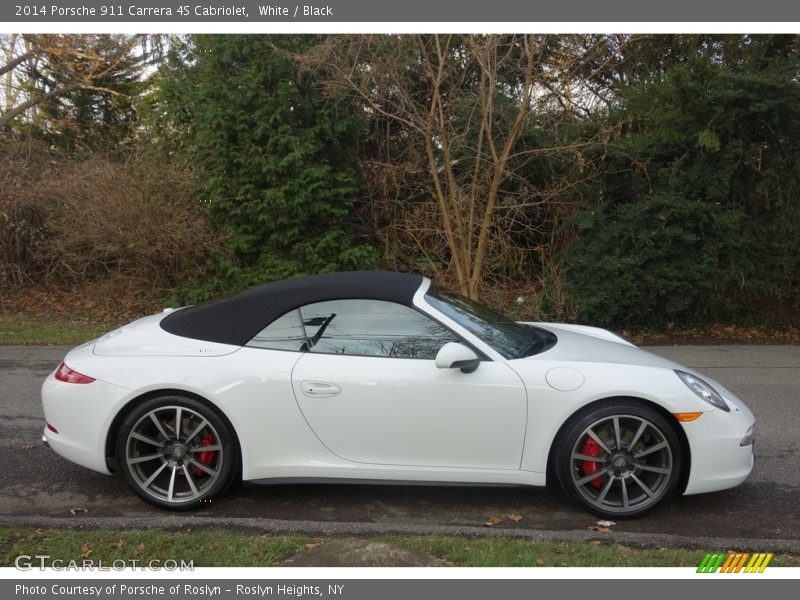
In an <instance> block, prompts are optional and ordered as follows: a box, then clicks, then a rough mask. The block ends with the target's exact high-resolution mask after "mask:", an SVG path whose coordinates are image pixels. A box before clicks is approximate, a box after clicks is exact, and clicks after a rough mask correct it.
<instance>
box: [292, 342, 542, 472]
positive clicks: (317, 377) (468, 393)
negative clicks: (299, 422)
mask: <svg viewBox="0 0 800 600" xmlns="http://www.w3.org/2000/svg"><path fill="white" fill-rule="evenodd" d="M292 382H293V387H294V395H295V398H296V399H297V402H298V404H299V406H300V410H301V411H302V413H303V415H304V416H305V418H306V421H307V422H308V424H309V426H310V427H311V429H312V430H313V431H314V432H315V433H316V434H317V436H318V437H319V439H320V440H321V441H322V443H323V444H325V446H326V447H327V448H328V449H329V450H330V451H331V452H332V453H334V454H336V455H337V456H339V457H341V458H343V459H345V460H349V461H352V462H358V463H370V464H381V465H406V466H423V467H456V468H479V469H519V465H520V460H521V459H522V450H523V445H524V442H525V421H526V419H527V412H528V407H527V398H526V393H525V387H524V386H523V384H522V380H521V379H520V378H519V376H518V375H517V374H516V373H515V372H514V371H513V370H512V369H511V368H509V366H508V365H506V364H505V363H501V362H486V363H485V364H483V365H481V367H480V368H479V369H478V370H477V371H476V372H474V373H470V374H469V375H468V376H465V374H464V373H461V372H460V371H459V370H458V369H437V368H436V367H435V366H434V364H433V361H431V360H416V359H402V358H397V359H385V358H376V357H360V356H341V355H326V354H311V353H306V354H304V355H303V356H302V358H300V360H299V361H297V364H296V365H295V367H294V372H293V375H292ZM314 382H317V383H323V384H333V385H335V386H337V387H338V388H340V390H341V391H340V392H338V393H336V394H335V395H327V394H326V393H325V391H324V390H323V395H322V396H319V395H313V394H314V393H313V390H314V387H315V385H316V384H315V383H314ZM309 384H311V385H309ZM309 387H311V390H312V392H311V393H309V389H308V388H309ZM353 415H357V418H353ZM443 441H444V443H443Z"/></svg>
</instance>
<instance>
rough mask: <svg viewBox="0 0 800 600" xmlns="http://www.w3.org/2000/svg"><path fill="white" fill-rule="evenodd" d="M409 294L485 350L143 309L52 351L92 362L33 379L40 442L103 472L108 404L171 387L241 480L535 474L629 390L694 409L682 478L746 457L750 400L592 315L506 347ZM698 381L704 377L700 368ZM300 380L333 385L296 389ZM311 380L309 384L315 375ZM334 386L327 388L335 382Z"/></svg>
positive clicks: (726, 473) (725, 474)
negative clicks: (209, 413)
mask: <svg viewBox="0 0 800 600" xmlns="http://www.w3.org/2000/svg"><path fill="white" fill-rule="evenodd" d="M429 285H430V282H429V281H428V280H424V281H423V284H422V285H421V286H420V288H419V290H418V291H417V293H416V294H415V296H414V305H415V306H416V307H417V308H418V309H420V310H421V311H423V312H425V313H427V314H429V315H430V316H431V317H432V318H434V319H435V320H437V321H439V322H440V323H442V324H444V325H445V326H447V327H448V328H450V329H451V330H452V331H454V332H455V333H457V334H458V335H459V336H461V337H462V338H463V339H464V340H465V341H466V342H468V343H469V344H471V345H472V346H473V347H474V348H475V349H476V350H478V351H479V352H481V353H482V354H483V355H484V357H485V360H484V361H483V362H482V364H481V365H480V366H479V367H478V369H477V370H476V371H475V372H473V373H462V372H461V371H460V370H459V369H437V368H436V367H435V366H434V364H433V361H430V360H411V359H397V358H375V357H358V356H342V355H325V354H313V353H301V352H292V351H280V350H267V349H263V348H250V347H241V346H236V345H229V344H219V343H213V342H205V341H200V340H194V339H189V338H184V337H181V336H177V335H173V334H171V333H168V332H167V331H165V330H163V329H162V328H161V327H160V326H159V322H160V320H161V319H162V318H163V317H164V314H163V313H160V314H157V315H152V316H150V317H145V318H143V319H139V320H138V321H135V322H133V323H131V324H130V325H126V326H124V327H122V328H120V329H118V330H115V331H113V332H111V333H109V334H106V335H105V336H103V337H101V338H99V339H98V340H96V341H93V342H90V343H87V344H84V345H82V346H79V347H78V348H76V349H74V350H72V351H71V352H70V353H69V354H68V355H67V356H66V358H65V362H66V364H67V365H69V366H70V367H71V368H72V369H75V370H76V371H79V372H81V373H85V374H87V375H90V376H91V377H94V378H95V379H96V380H97V381H95V382H94V383H92V384H88V385H80V384H78V385H76V384H68V383H62V382H60V381H57V380H56V379H55V378H54V376H53V374H51V375H50V376H49V377H48V378H47V380H46V381H45V383H44V385H43V389H42V397H43V405H44V411H45V418H46V420H47V422H48V423H52V424H53V425H55V427H56V428H57V429H58V431H59V433H54V432H53V431H50V430H47V429H46V430H45V437H46V439H47V441H48V443H49V444H50V446H51V447H52V448H53V449H54V450H55V451H56V452H57V453H58V454H61V455H62V456H64V457H65V458H67V459H69V460H72V461H74V462H76V463H78V464H81V465H83V466H85V467H88V468H90V469H94V470H95V471H99V472H101V473H109V472H110V471H109V468H108V466H107V463H106V442H107V437H108V435H109V430H110V427H111V425H112V423H113V422H114V419H115V417H116V416H117V415H118V414H119V412H120V411H121V410H122V409H123V408H124V407H125V406H126V405H128V404H129V403H130V402H135V401H137V399H139V398H141V397H142V396H144V395H147V394H149V393H152V392H157V391H161V390H178V391H183V392H188V393H191V394H194V395H197V396H199V397H201V398H204V399H206V400H207V401H209V402H211V403H213V404H214V405H215V406H216V407H218V408H219V410H220V411H221V412H222V413H223V414H224V415H225V416H226V417H227V419H228V420H229V421H230V423H231V425H232V426H233V429H234V431H235V432H236V435H237V437H238V440H239V443H240V447H241V455H242V476H243V478H244V479H245V480H285V479H304V478H308V479H321V478H343V479H376V480H377V479H379V480H392V481H431V482H432V481H439V482H452V483H457V482H464V483H489V484H491V483H498V484H521V485H544V484H545V483H546V471H547V461H548V454H549V452H550V448H551V446H552V444H553V441H554V439H555V437H556V435H557V433H558V431H559V429H560V428H561V426H562V425H563V424H564V422H565V421H566V420H567V419H568V418H569V417H570V416H571V415H573V414H574V413H575V412H576V411H578V410H579V409H580V408H582V407H584V406H587V405H589V404H591V403H592V402H595V401H598V400H603V399H608V398H616V397H628V398H637V399H640V400H643V401H645V402H649V403H652V404H653V405H655V406H657V407H660V409H662V411H663V412H665V413H683V412H702V413H703V415H702V416H701V417H700V418H699V419H697V420H696V421H693V422H689V423H681V424H680V426H681V427H682V429H683V431H684V432H685V434H686V438H687V440H688V443H689V447H690V453H691V462H690V465H689V470H690V475H689V478H688V484H687V487H686V490H685V493H687V494H691V493H701V492H708V491H714V490H720V489H725V488H728V487H732V486H734V485H737V484H738V483H741V481H743V480H744V479H745V478H746V477H747V476H748V474H749V473H750V470H751V469H752V465H753V454H752V446H745V447H741V446H739V441H740V440H741V439H742V438H743V437H744V435H745V433H746V431H747V429H748V428H749V427H750V426H751V425H752V424H753V423H754V418H753V415H752V413H750V411H749V410H748V409H747V407H746V406H745V405H744V404H743V403H742V402H741V401H740V400H739V399H738V398H736V397H735V396H734V395H733V394H731V393H730V392H729V391H727V390H725V389H724V388H723V387H722V386H718V387H717V389H718V390H719V391H720V392H721V393H722V394H723V395H724V397H725V398H726V400H727V401H728V403H729V404H730V405H731V406H732V407H733V410H732V411H731V412H730V413H726V412H723V411H721V410H719V409H717V408H715V407H713V406H711V405H710V404H708V403H705V402H703V401H702V400H700V399H699V398H698V397H697V396H696V395H694V394H693V393H692V392H691V391H690V390H689V388H687V387H686V385H684V384H683V382H682V381H681V380H680V379H679V378H678V377H677V376H676V375H675V373H674V369H682V370H685V371H687V372H692V371H690V370H689V369H686V368H685V367H681V366H680V365H678V364H676V363H674V362H672V361H669V360H666V359H664V358H661V357H658V356H655V355H653V354H650V353H648V352H645V351H644V350H641V349H639V348H637V347H636V346H633V345H632V344H630V343H629V342H627V341H625V340H623V339H622V338H619V337H618V336H616V335H614V334H613V333H611V332H607V331H605V330H601V329H597V328H593V327H584V326H575V325H566V324H547V323H537V324H536V325H537V326H540V327H542V328H545V329H548V330H550V331H552V332H553V333H555V334H556V336H557V337H558V342H557V343H556V344H555V346H554V347H552V348H550V349H549V350H547V351H545V352H543V353H541V354H537V355H535V356H531V357H528V358H522V359H514V360H506V359H505V358H503V357H502V356H501V355H500V354H499V353H498V352H497V351H495V350H494V349H493V348H491V347H490V346H489V345H487V344H485V343H484V342H483V341H482V340H481V339H479V338H477V337H476V336H474V335H472V334H471V333H470V332H469V331H467V330H466V329H464V328H463V327H461V326H460V325H459V324H458V323H456V322H454V321H453V320H451V319H449V318H448V317H447V316H446V315H443V314H441V313H439V312H438V311H436V310H435V309H434V308H433V307H431V306H430V305H428V304H427V303H426V302H425V299H424V294H425V292H426V291H427V289H428V287H429ZM704 379H705V380H706V381H709V383H712V385H715V386H716V385H718V384H716V383H715V382H711V380H709V379H708V378H707V377H704ZM307 384H314V385H317V384H332V385H333V386H334V388H331V390H330V391H331V392H332V393H331V394H330V395H326V393H325V390H324V389H323V390H322V394H321V395H320V394H316V395H315V394H311V395H309V394H308V393H306V392H307V390H306V389H305V387H304V386H306V385H307ZM318 387H319V386H318ZM336 388H338V389H339V392H338V393H333V392H336Z"/></svg>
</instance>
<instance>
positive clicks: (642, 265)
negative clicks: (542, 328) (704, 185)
mask: <svg viewBox="0 0 800 600" xmlns="http://www.w3.org/2000/svg"><path fill="white" fill-rule="evenodd" d="M741 218H742V215H741V213H740V212H739V211H735V210H729V209H725V208H722V207H719V206H714V205H709V204H706V203H704V202H700V201H697V200H681V199H674V198H664V197H658V196H647V197H645V198H642V199H641V200H639V201H637V202H633V203H629V204H623V205H621V206H619V207H617V208H616V209H612V210H611V211H609V214H605V213H603V212H602V211H598V212H597V213H595V214H592V213H581V214H579V215H576V220H577V221H578V222H579V224H580V225H579V226H580V227H581V228H582V229H583V236H582V238H581V239H580V240H579V241H578V242H576V243H574V244H573V245H572V246H571V247H570V248H569V250H568V251H567V253H566V259H567V263H568V265H569V267H570V269H571V274H572V277H571V282H572V291H573V293H574V295H575V296H576V297H577V298H578V299H579V300H578V302H579V305H580V314H581V317H582V318H583V319H584V320H586V321H589V322H591V323H593V324H600V325H607V326H615V325H616V326H620V325H624V326H628V327H657V326H660V325H664V324H665V323H666V322H668V321H678V322H683V323H687V322H698V321H702V320H706V319H708V318H709V317H714V316H718V315H720V314H724V313H728V314H729V313H730V312H731V308H732V307H731V306H730V305H729V303H728V302H726V299H728V298H729V297H730V296H729V295H728V290H730V289H731V288H733V287H735V285H736V284H737V281H738V279H739V274H738V271H737V266H738V264H737V261H738V260H740V257H741V254H742V250H743V248H742V240H741V236H740V235H739V225H740V223H741Z"/></svg>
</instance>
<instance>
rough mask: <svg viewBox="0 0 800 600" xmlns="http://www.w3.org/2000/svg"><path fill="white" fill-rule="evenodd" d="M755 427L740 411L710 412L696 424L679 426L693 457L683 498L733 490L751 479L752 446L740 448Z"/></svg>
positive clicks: (748, 412) (753, 422)
mask: <svg viewBox="0 0 800 600" xmlns="http://www.w3.org/2000/svg"><path fill="white" fill-rule="evenodd" d="M754 424H755V419H754V418H753V415H752V413H751V412H750V411H749V410H747V408H746V407H743V406H742V408H740V409H738V410H733V411H731V412H729V413H727V412H724V411H721V410H710V411H708V412H705V413H703V416H702V417H701V418H699V419H698V420H697V421H692V422H689V423H682V425H683V428H684V431H685V432H686V437H687V438H688V440H689V447H690V449H691V453H692V460H691V471H690V473H689V480H688V482H687V484H686V490H685V491H684V493H685V494H702V493H705V492H716V491H719V490H726V489H728V488H732V487H736V486H737V485H739V484H740V483H742V482H743V481H744V480H745V479H747V477H748V476H749V475H750V472H751V471H752V470H753V464H754V462H755V457H754V455H753V444H748V445H746V446H742V445H741V442H742V440H743V439H744V437H745V435H746V434H747V431H748V429H749V428H750V427H752V426H753V425H754Z"/></svg>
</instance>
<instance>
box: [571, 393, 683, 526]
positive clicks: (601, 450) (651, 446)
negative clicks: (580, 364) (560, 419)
mask: <svg viewBox="0 0 800 600" xmlns="http://www.w3.org/2000/svg"><path fill="white" fill-rule="evenodd" d="M555 450H556V455H555V460H556V463H555V468H556V476H557V478H558V481H559V484H560V485H561V487H562V488H563V489H564V491H565V492H566V493H567V495H568V496H570V497H571V498H573V499H574V500H575V501H577V502H578V503H579V504H581V505H582V506H584V507H585V508H588V509H589V510H590V511H592V512H594V513H596V514H599V515H602V516H607V517H630V516H634V515H638V514H640V513H643V512H645V511H647V510H649V509H651V508H653V507H654V506H655V505H656V504H658V503H659V502H661V501H662V500H663V499H664V498H666V497H667V496H668V495H670V494H671V493H672V491H673V490H674V489H675V486H676V485H677V483H678V481H679V479H680V476H681V468H682V461H683V456H682V452H681V445H680V442H679V440H678V436H677V435H676V434H675V431H674V430H673V429H672V427H671V426H670V424H669V423H668V422H667V421H666V420H665V419H664V417H662V416H661V415H660V414H659V413H658V412H656V411H655V410H653V409H651V408H649V407H647V406H645V405H643V404H639V403H636V402H632V401H627V400H619V401H612V402H608V403H605V404H603V405H600V406H598V407H596V408H593V409H589V410H587V411H584V412H583V413H581V414H579V415H578V416H577V417H576V418H574V419H573V420H572V421H571V422H569V423H568V424H567V426H566V427H565V429H564V431H563V432H562V434H561V435H560V436H559V439H558V441H557V442H556V449H555Z"/></svg>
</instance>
